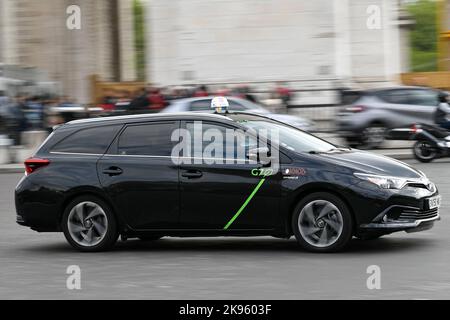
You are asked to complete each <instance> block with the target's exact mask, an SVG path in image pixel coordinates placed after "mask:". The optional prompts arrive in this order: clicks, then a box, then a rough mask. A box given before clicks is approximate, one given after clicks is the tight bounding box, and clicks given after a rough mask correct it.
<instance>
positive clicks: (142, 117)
mask: <svg viewBox="0 0 450 320" xmlns="http://www.w3.org/2000/svg"><path fill="white" fill-rule="evenodd" d="M180 118H199V119H215V120H224V119H225V120H228V121H233V120H232V119H230V118H229V117H227V116H226V115H221V114H214V113H205V112H176V113H156V114H155V113H153V114H136V115H124V116H113V117H99V118H88V119H80V120H74V121H70V122H67V123H66V124H64V125H63V126H77V125H101V124H117V123H125V122H127V123H132V122H142V121H146V120H154V119H174V120H178V119H180Z"/></svg>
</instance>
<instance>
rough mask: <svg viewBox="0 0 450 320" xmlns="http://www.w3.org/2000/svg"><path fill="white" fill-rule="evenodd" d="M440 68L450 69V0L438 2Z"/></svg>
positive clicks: (443, 69)
mask: <svg viewBox="0 0 450 320" xmlns="http://www.w3.org/2000/svg"><path fill="white" fill-rule="evenodd" d="M438 10H439V12H438V27H439V33H440V34H439V42H438V50H439V55H438V59H439V64H438V67H439V70H440V71H450V0H440V1H439V2H438Z"/></svg>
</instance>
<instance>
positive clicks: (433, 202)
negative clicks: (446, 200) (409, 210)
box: [428, 196, 441, 209]
mask: <svg viewBox="0 0 450 320" xmlns="http://www.w3.org/2000/svg"><path fill="white" fill-rule="evenodd" d="M440 206H441V197H440V196H437V197H433V198H429V199H428V209H435V208H439V207H440Z"/></svg>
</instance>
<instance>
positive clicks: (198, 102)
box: [161, 96, 315, 132]
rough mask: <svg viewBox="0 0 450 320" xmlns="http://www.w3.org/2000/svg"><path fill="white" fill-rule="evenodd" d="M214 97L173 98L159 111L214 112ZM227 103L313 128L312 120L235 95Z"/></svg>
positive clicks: (295, 124) (292, 124) (287, 122)
mask: <svg viewBox="0 0 450 320" xmlns="http://www.w3.org/2000/svg"><path fill="white" fill-rule="evenodd" d="M213 98H214V97H212V96H211V97H199V98H187V99H179V100H174V101H172V102H171V104H170V105H169V106H168V107H167V108H165V109H163V110H162V111H161V112H163V113H167V112H189V111H202V112H214V110H212V109H211V100H212V99H213ZM227 100H228V103H229V104H230V107H229V108H228V110H230V111H245V112H251V113H256V114H261V115H264V116H265V117H268V118H271V119H274V120H277V121H280V122H284V123H286V124H289V125H291V126H293V127H296V128H298V129H301V130H304V131H308V132H312V131H314V129H315V124H314V122H313V121H311V120H308V119H305V118H301V117H297V116H292V115H288V114H279V113H272V112H270V111H269V110H267V109H266V108H264V107H262V106H261V105H259V104H256V103H254V102H251V101H248V100H245V99H241V98H237V97H227Z"/></svg>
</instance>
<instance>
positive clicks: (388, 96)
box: [380, 90, 410, 104]
mask: <svg viewBox="0 0 450 320" xmlns="http://www.w3.org/2000/svg"><path fill="white" fill-rule="evenodd" d="M380 96H381V98H382V99H383V100H384V101H386V102H389V103H394V104H410V93H409V92H408V90H389V91H386V92H383V93H381V94H380Z"/></svg>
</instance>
